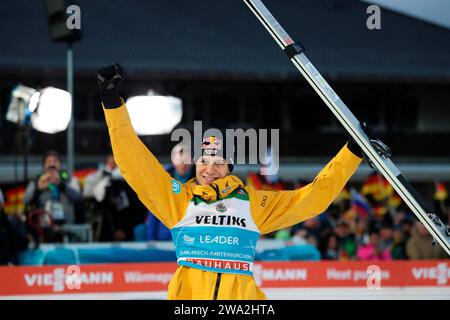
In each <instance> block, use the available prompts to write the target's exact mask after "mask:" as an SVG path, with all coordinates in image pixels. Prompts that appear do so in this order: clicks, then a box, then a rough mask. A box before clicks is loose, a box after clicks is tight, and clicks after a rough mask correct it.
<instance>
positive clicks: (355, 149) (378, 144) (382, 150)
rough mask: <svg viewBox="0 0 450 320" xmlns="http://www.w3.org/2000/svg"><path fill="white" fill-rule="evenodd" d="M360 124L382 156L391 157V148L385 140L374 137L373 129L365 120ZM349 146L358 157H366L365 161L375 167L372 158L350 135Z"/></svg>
mask: <svg viewBox="0 0 450 320" xmlns="http://www.w3.org/2000/svg"><path fill="white" fill-rule="evenodd" d="M360 126H361V129H363V131H364V132H365V133H366V135H367V137H368V138H369V141H370V144H371V145H372V147H374V148H375V150H376V152H377V153H378V154H379V155H380V156H384V157H385V158H390V157H391V156H392V152H391V149H390V148H389V147H388V146H387V145H385V144H384V143H383V141H381V140H379V139H374V138H372V135H373V131H372V129H371V128H370V127H369V126H368V125H367V124H366V123H365V122H362V123H361V124H360ZM347 147H348V149H349V150H350V151H351V152H352V153H353V154H354V155H356V156H357V157H359V158H364V161H365V162H366V163H367V165H368V166H369V167H371V168H375V165H374V164H373V163H372V161H371V160H370V158H369V157H368V156H367V155H366V154H365V153H364V152H363V151H362V149H361V147H360V146H359V145H358V144H357V143H356V141H355V140H354V139H353V138H352V136H350V135H348V143H347Z"/></svg>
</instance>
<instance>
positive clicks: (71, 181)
mask: <svg viewBox="0 0 450 320" xmlns="http://www.w3.org/2000/svg"><path fill="white" fill-rule="evenodd" d="M171 158H172V164H171V166H169V167H168V168H167V171H168V173H169V174H170V175H171V176H172V177H174V178H175V179H177V180H178V181H180V182H182V183H185V182H187V181H189V180H190V179H192V178H193V177H195V172H194V168H193V167H192V166H191V165H190V164H188V162H189V161H187V160H188V159H186V154H185V153H183V146H182V145H177V146H175V148H174V149H173V151H172V157H171ZM246 183H247V184H249V185H252V186H253V187H255V188H257V189H265V190H274V191H276V190H289V189H294V188H299V187H302V186H303V185H304V184H305V183H304V182H301V181H299V182H292V181H290V182H286V181H283V180H281V179H280V178H278V176H276V175H260V174H259V173H250V174H249V175H248V176H247V177H246ZM435 189H436V192H435V194H434V199H433V200H434V204H435V208H436V213H437V214H438V215H439V216H440V217H441V219H442V220H443V221H444V222H445V223H446V224H448V221H449V214H450V211H449V210H448V208H447V200H448V199H447V198H448V197H447V191H446V188H445V185H444V184H443V183H437V184H436V188H435ZM7 195H9V197H5V195H4V194H3V193H2V192H1V190H0V264H17V253H18V252H20V251H22V250H25V249H30V248H36V247H38V246H39V244H40V243H55V242H80V241H93V242H113V241H149V240H166V241H167V240H171V234H170V231H169V230H168V229H167V228H166V227H165V226H164V225H163V224H162V223H161V222H160V221H159V220H157V219H156V218H155V217H154V216H153V215H152V214H151V212H149V211H148V210H147V209H146V208H145V207H144V206H143V205H142V203H141V202H140V201H139V199H138V198H137V196H136V194H135V193H134V191H133V190H132V189H131V188H130V187H129V186H128V184H127V183H126V182H125V181H124V180H123V178H122V177H121V174H120V172H119V170H118V168H117V165H116V163H115V161H114V157H113V156H112V154H108V155H106V156H105V158H104V160H103V162H102V163H101V164H100V165H99V168H98V169H97V170H88V171H84V172H82V174H78V177H77V174H74V175H73V176H69V174H68V172H67V171H65V170H63V169H62V167H61V160H60V157H59V155H58V154H57V153H56V152H54V151H49V152H47V153H46V154H45V155H44V157H43V162H42V173H41V174H40V175H39V176H38V177H36V179H34V180H32V181H30V182H29V183H28V185H27V186H26V188H25V189H20V188H15V189H14V190H9V191H8V193H7ZM19 195H20V196H19ZM6 198H8V199H6ZM77 225H78V226H79V225H84V226H87V229H88V230H89V232H90V234H91V235H92V236H91V237H90V238H88V239H87V240H86V239H81V238H80V237H79V235H78V237H77V234H76V232H75V231H74V230H77V228H75V227H74V226H77ZM261 238H263V239H264V238H265V239H267V238H269V239H279V240H283V241H285V242H286V245H301V244H310V245H313V246H315V247H316V248H317V249H318V250H319V251H320V255H321V259H322V260H401V259H440V258H446V257H447V255H446V253H445V251H444V250H443V249H441V248H440V247H439V245H433V244H432V237H431V235H430V234H429V233H428V231H427V229H426V228H425V227H424V226H423V225H422V224H421V223H420V222H418V220H417V219H416V217H415V216H414V215H413V214H412V213H411V212H410V210H409V209H408V207H407V206H406V205H405V204H404V203H403V202H402V200H401V198H400V197H399V196H398V195H397V194H396V193H395V191H394V190H393V189H392V187H391V186H390V185H389V183H388V182H387V181H386V180H385V179H384V178H383V177H382V176H380V175H379V174H377V173H375V172H374V173H372V174H371V175H370V176H369V177H368V178H367V179H366V180H365V182H364V183H363V184H362V186H360V187H357V186H356V185H347V186H346V187H345V188H344V189H343V190H342V191H341V192H340V194H339V195H338V197H337V198H336V200H335V201H334V202H333V203H332V204H331V205H330V207H329V208H328V209H327V210H326V211H325V212H324V213H322V214H321V215H319V216H317V217H315V218H313V219H309V220H307V221H305V222H302V223H300V224H298V225H295V226H293V227H291V228H289V229H283V230H279V231H276V232H274V233H272V234H268V235H263V236H261Z"/></svg>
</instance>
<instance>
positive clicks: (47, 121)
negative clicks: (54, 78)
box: [30, 87, 72, 133]
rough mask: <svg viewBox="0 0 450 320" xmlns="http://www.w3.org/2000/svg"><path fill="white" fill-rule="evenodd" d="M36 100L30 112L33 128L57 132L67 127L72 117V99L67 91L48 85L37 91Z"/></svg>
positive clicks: (46, 131)
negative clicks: (34, 107) (34, 106)
mask: <svg viewBox="0 0 450 320" xmlns="http://www.w3.org/2000/svg"><path fill="white" fill-rule="evenodd" d="M36 94H37V93H35V95H36ZM32 98H33V97H32ZM36 100H38V101H37V103H36V104H37V105H36V109H35V110H34V112H33V113H32V114H31V124H32V126H33V128H34V129H36V130H38V131H41V132H45V133H58V132H61V131H64V130H66V129H67V126H68V125H69V121H70V118H71V117H72V99H71V97H70V93H69V92H67V91H65V90H61V89H57V88H53V87H48V88H45V89H43V90H42V91H41V92H40V93H39V97H38V99H36ZM30 105H31V104H30ZM30 109H31V108H30Z"/></svg>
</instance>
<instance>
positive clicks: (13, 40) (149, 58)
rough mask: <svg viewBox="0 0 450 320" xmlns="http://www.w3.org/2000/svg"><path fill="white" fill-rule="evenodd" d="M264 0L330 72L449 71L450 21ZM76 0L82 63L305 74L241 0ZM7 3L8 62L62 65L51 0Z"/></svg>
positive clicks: (4, 53) (1, 27)
mask: <svg viewBox="0 0 450 320" xmlns="http://www.w3.org/2000/svg"><path fill="white" fill-rule="evenodd" d="M264 2H265V4H266V5H267V7H268V8H269V10H271V11H272V13H273V15H274V16H275V17H276V18H277V19H278V20H279V22H280V23H281V24H282V25H283V26H284V27H285V29H286V30H287V31H288V33H289V34H290V35H291V37H292V38H294V39H296V40H298V41H299V42H300V43H301V44H302V45H303V46H304V47H306V49H307V51H306V54H307V55H308V57H309V58H310V60H311V61H312V62H313V63H314V65H315V66H316V67H317V68H318V69H319V70H320V71H321V73H322V74H324V75H326V76H328V77H331V78H346V77H349V78H364V79H367V78H372V79H378V78H381V79H384V80H385V79H395V80H397V79H399V78H400V79H404V78H409V79H421V80H446V81H448V80H450V30H448V29H445V28H440V27H438V26H435V25H432V24H429V23H426V22H423V21H420V20H416V19H414V18H411V17H407V16H403V15H400V14H397V13H394V12H391V11H389V10H386V9H382V11H381V30H369V29H367V27H366V19H367V17H368V16H369V15H368V14H367V13H366V8H367V6H368V4H367V3H363V2H360V1H356V0H355V1H352V0H345V1H343V0H285V1H275V0H265V1H264ZM66 3H67V1H66ZM70 4H77V5H79V6H80V8H81V29H82V32H83V39H82V41H81V42H79V43H76V44H75V47H74V48H75V49H74V58H75V60H74V65H75V68H76V70H77V72H84V71H86V72H92V71H93V70H96V69H97V68H98V67H99V66H103V65H105V64H110V63H112V62H115V61H118V62H120V63H121V64H122V65H124V67H125V68H126V70H127V71H128V72H131V73H135V74H145V75H148V74H153V75H155V76H162V77H171V76H175V77H177V76H178V77H193V76H200V77H217V78H220V77H225V76H231V77H252V78H253V77H256V78H275V79H277V78H280V79H284V78H294V77H298V76H299V74H298V71H297V70H296V69H295V68H294V67H293V65H292V64H291V63H290V62H289V60H288V59H287V58H286V57H285V56H284V54H283V53H282V52H281V50H280V49H279V48H278V46H277V45H276V44H275V42H274V41H273V40H272V38H271V37H270V36H269V34H268V33H267V31H266V30H265V29H264V28H263V27H262V25H261V24H260V23H259V21H258V20H257V19H256V17H254V15H253V14H252V13H251V12H250V10H249V9H248V8H247V6H246V5H245V3H244V2H243V1H242V0H227V1H211V0H190V1H177V0H152V1H138V0H135V1H119V0H108V1H106V0H96V1H88V0H79V1H72V2H71V3H70ZM0 12H1V13H0V14H1V19H0V39H2V49H1V50H0V70H1V69H3V70H13V71H14V72H25V73H26V72H29V71H30V72H31V71H32V72H36V70H39V71H40V72H42V71H44V72H45V71H46V70H62V71H63V70H64V68H65V63H66V60H65V59H66V58H65V45H64V44H61V43H52V42H51V40H50V36H49V31H48V22H47V14H46V9H45V2H44V1H26V0H15V1H1V2H0ZM0 72H1V71H0Z"/></svg>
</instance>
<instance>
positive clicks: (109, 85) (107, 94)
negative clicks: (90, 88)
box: [97, 63, 123, 109]
mask: <svg viewBox="0 0 450 320" xmlns="http://www.w3.org/2000/svg"><path fill="white" fill-rule="evenodd" d="M97 81H98V85H99V87H100V97H101V99H102V101H103V105H104V106H105V108H106V109H114V108H118V107H120V106H121V105H122V100H121V99H120V94H119V86H120V84H121V83H122V81H123V68H122V66H121V65H120V64H118V63H115V64H113V65H110V66H107V67H104V68H100V69H98V71H97Z"/></svg>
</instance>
